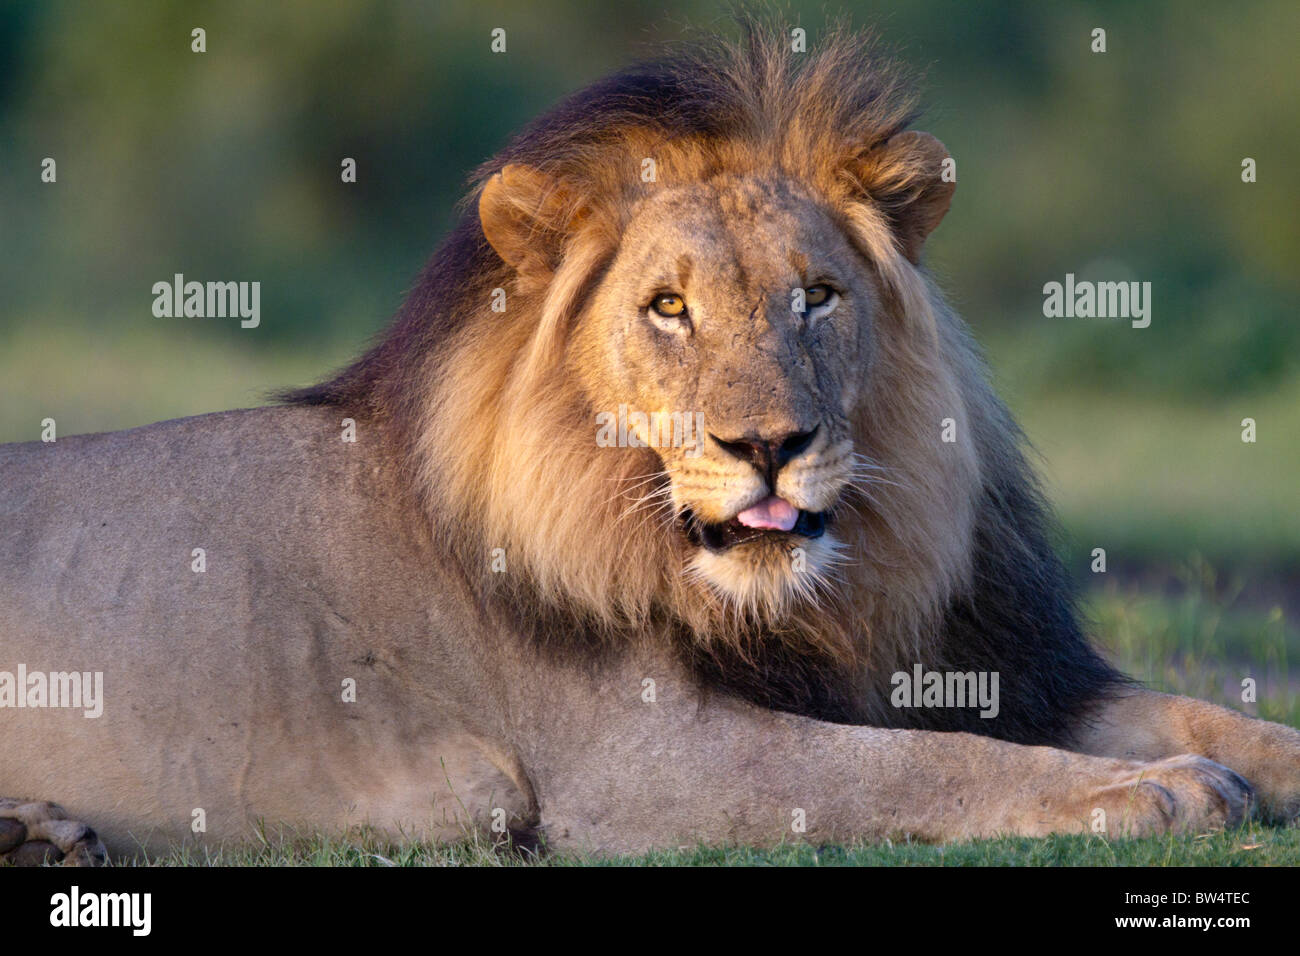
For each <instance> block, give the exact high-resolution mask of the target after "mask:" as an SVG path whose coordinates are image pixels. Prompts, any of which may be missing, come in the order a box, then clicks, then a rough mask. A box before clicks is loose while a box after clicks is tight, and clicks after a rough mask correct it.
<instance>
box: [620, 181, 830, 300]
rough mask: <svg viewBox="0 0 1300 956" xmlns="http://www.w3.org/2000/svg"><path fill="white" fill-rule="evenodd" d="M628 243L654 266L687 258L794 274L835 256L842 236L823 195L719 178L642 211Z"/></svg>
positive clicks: (671, 191) (656, 199)
mask: <svg viewBox="0 0 1300 956" xmlns="http://www.w3.org/2000/svg"><path fill="white" fill-rule="evenodd" d="M624 245H625V246H626V247H628V248H629V249H630V250H631V251H632V252H633V254H634V257H635V258H637V259H640V260H641V261H642V264H643V265H648V264H649V261H648V260H651V259H655V258H660V259H664V258H666V257H667V256H668V255H669V254H671V255H672V256H673V257H674V258H675V259H676V258H680V257H681V256H686V257H688V258H689V259H691V260H693V261H700V262H701V264H702V265H705V266H707V267H709V268H714V269H716V268H722V267H725V266H727V265H730V264H734V265H737V266H742V267H743V268H744V269H745V270H746V271H747V272H749V273H751V274H752V273H780V274H781V275H783V276H784V275H786V274H788V273H790V272H791V271H795V272H797V271H799V270H800V269H801V268H804V267H806V265H805V260H806V259H807V258H808V257H809V256H823V257H825V256H829V255H833V254H834V253H835V252H836V251H838V249H839V248H840V247H842V246H843V245H844V240H843V238H842V236H840V235H839V234H838V229H837V227H836V226H835V225H834V223H833V221H832V219H831V218H830V216H829V215H828V214H827V212H826V211H825V209H824V208H823V207H822V206H821V204H820V203H819V202H818V201H817V197H816V196H815V195H814V194H813V193H812V192H810V191H809V190H808V189H806V188H805V187H803V186H801V185H800V184H799V183H797V182H792V181H787V180H781V179H763V178H727V179H722V178H719V179H714V180H710V181H708V182H703V183H693V184H690V185H686V186H679V187H673V188H667V189H664V190H662V191H660V192H658V193H656V194H655V195H653V196H650V197H647V198H646V199H645V200H644V201H643V202H642V203H639V204H638V205H637V207H636V209H635V210H634V214H633V217H632V220H631V222H630V223H629V225H628V228H627V231H626V233H625V235H624Z"/></svg>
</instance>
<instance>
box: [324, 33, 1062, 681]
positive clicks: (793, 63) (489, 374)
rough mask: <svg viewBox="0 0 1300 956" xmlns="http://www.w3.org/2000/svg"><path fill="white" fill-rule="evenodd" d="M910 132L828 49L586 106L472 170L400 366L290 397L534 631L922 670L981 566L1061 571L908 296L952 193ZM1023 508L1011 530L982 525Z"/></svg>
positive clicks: (693, 59) (981, 413) (1006, 443)
mask: <svg viewBox="0 0 1300 956" xmlns="http://www.w3.org/2000/svg"><path fill="white" fill-rule="evenodd" d="M912 118H913V111H912V99H911V97H910V95H909V93H908V92H907V90H906V87H905V85H904V84H903V83H902V82H900V81H899V79H898V78H897V73H896V71H895V70H894V68H893V67H891V66H889V65H888V64H887V63H885V62H883V61H882V60H881V59H880V58H879V57H878V56H876V55H875V54H874V53H873V52H872V50H871V48H870V45H869V44H868V43H866V42H864V41H862V40H861V39H859V38H856V37H854V36H852V35H850V34H848V33H844V32H840V33H836V34H834V35H831V36H829V37H827V38H826V39H824V40H823V41H822V42H820V43H819V44H818V52H815V53H809V54H800V53H792V52H790V50H789V48H788V45H787V44H786V43H785V42H784V40H783V39H782V37H781V35H780V34H777V33H773V34H772V35H771V36H769V37H768V38H767V39H763V38H762V37H761V36H759V35H754V36H751V37H750V39H749V41H748V42H747V43H744V44H741V45H739V46H729V45H727V44H725V43H724V44H715V45H713V46H710V47H708V48H706V49H704V50H702V51H697V52H695V53H686V54H678V55H676V56H674V57H673V58H671V59H670V60H668V61H665V62H660V63H657V64H652V65H650V66H645V67H639V68H636V69H633V70H630V71H628V72H626V73H624V74H620V75H618V76H615V77H613V78H611V79H608V80H605V81H603V82H601V83H599V84H596V85H595V86H593V87H592V88H590V89H588V90H586V91H583V92H582V93H579V94H577V95H576V96H575V97H573V98H572V99H570V100H569V101H567V102H566V103H564V104H562V105H561V106H559V107H558V108H556V109H555V110H554V111H552V112H551V113H549V114H547V115H546V116H544V117H542V118H541V119H540V120H538V121H537V122H536V123H535V124H534V125H533V126H532V127H530V128H529V129H528V130H526V131H525V132H524V133H523V134H522V135H521V136H520V137H519V138H518V139H516V141H515V142H514V143H512V144H511V145H510V146H509V147H508V148H507V149H505V150H504V151H503V152H502V153H501V154H500V155H498V156H497V157H496V158H494V159H493V160H492V161H490V162H489V163H487V164H485V166H484V167H483V168H482V170H480V173H479V175H478V177H477V179H476V184H475V191H474V194H473V195H474V197H475V198H476V200H477V201H476V203H475V204H474V206H473V207H472V208H470V209H468V210H467V211H466V214H465V216H464V217H463V219H462V221H461V223H460V225H459V227H458V228H457V230H456V231H455V233H454V234H453V235H452V236H451V237H450V238H449V239H448V240H447V242H446V243H444V245H443V247H442V248H441V249H440V251H439V253H438V254H437V255H436V256H435V257H434V260H433V261H432V262H431V264H430V266H429V268H428V270H427V272H426V274H425V278H424V280H423V283H422V285H421V287H420V288H419V289H418V290H417V292H416V293H414V294H413V295H412V296H411V298H410V299H409V300H408V303H407V305H406V307H405V309H404V312H403V315H402V317H401V318H400V320H399V321H398V323H397V324H396V325H395V326H394V328H393V329H392V330H391V331H390V333H389V334H388V336H387V338H386V339H385V341H384V342H383V343H382V344H381V345H380V346H379V347H378V348H377V349H376V350H375V351H373V352H372V353H371V355H370V356H368V357H367V358H366V359H363V360H362V361H361V362H360V363H358V364H357V365H356V366H354V367H353V368H352V369H350V370H348V371H347V372H345V373H344V375H343V376H341V377H340V378H339V379H336V380H335V381H334V382H332V383H329V384H327V385H325V386H322V387H320V388H318V389H316V390H314V391H313V392H311V393H308V395H307V400H313V401H338V402H342V403H351V404H357V403H361V402H368V403H369V404H370V405H372V406H373V407H374V409H375V410H376V412H377V413H378V414H381V415H383V416H385V417H387V418H389V419H391V420H393V421H395V422H396V423H397V424H398V426H399V428H400V430H401V431H402V434H403V435H404V436H405V441H406V443H407V449H408V452H409V460H410V464H411V466H412V472H411V474H412V479H413V481H414V482H415V485H416V487H417V488H418V489H419V490H420V493H421V496H422V500H423V504H424V506H425V508H426V509H427V511H428V514H429V515H430V517H431V518H432V521H433V523H434V527H435V529H436V530H437V531H438V532H439V533H440V535H441V538H442V540H443V541H444V542H445V544H446V545H447V547H448V548H450V549H451V550H452V551H454V553H456V554H457V555H458V556H459V559H460V562H461V564H462V566H463V567H465V569H466V570H467V573H468V574H469V575H470V576H471V578H473V579H474V580H476V581H478V582H479V585H478V586H479V587H480V590H481V591H482V593H495V594H498V595H503V596H504V597H505V598H507V600H506V601H505V602H504V603H505V604H506V605H511V606H514V607H515V608H516V609H517V610H518V613H519V615H520V616H522V617H528V616H529V615H530V614H535V616H536V617H537V619H539V620H546V621H548V622H552V623H551V624H548V625H547V626H550V627H552V628H553V629H558V630H565V629H570V630H577V631H582V632H583V633H586V634H594V635H602V636H610V635H624V636H626V635H630V634H639V635H646V634H665V633H671V634H674V635H677V636H678V637H681V636H682V635H685V640H686V643H688V644H689V645H690V646H691V647H692V648H693V649H694V651H696V652H702V653H704V654H705V655H706V656H710V655H713V656H714V657H716V658H717V659H724V658H725V659H726V660H729V661H731V662H732V665H734V664H735V662H741V663H740V665H739V666H740V667H741V668H750V671H747V673H749V672H756V671H754V670H753V668H754V666H757V665H756V664H755V662H758V661H760V660H762V661H766V663H765V664H763V665H762V666H763V667H765V668H766V670H767V672H768V673H769V674H771V673H773V672H781V673H786V672H789V671H791V670H792V669H794V670H798V669H800V668H802V667H803V663H792V662H805V663H806V662H808V661H816V662H820V663H819V664H818V665H817V667H814V671H816V672H817V673H823V672H824V671H825V667H829V668H831V669H838V670H839V671H840V672H841V673H850V672H856V673H859V674H860V673H863V672H864V671H865V669H866V668H864V667H862V666H861V665H863V664H864V663H867V664H869V663H873V662H874V663H875V664H879V665H884V666H888V665H890V664H897V663H900V662H905V661H909V660H917V659H920V654H921V649H922V648H924V647H933V646H935V642H936V641H941V640H942V634H943V633H944V632H945V630H950V628H949V627H948V625H946V624H945V615H949V616H951V614H952V613H953V608H954V607H957V606H959V605H961V602H962V601H964V600H968V599H969V600H974V598H972V597H971V595H972V594H973V593H974V590H975V589H977V588H978V587H979V586H980V584H979V582H978V581H976V579H977V578H981V577H982V578H984V579H988V578H990V575H992V577H995V578H996V577H998V576H1000V575H1002V574H1003V571H1002V570H997V571H989V569H988V568H984V569H982V570H981V569H980V568H979V567H977V566H976V565H977V562H978V561H979V560H980V557H979V556H980V553H981V550H982V551H983V553H985V554H993V555H995V556H997V560H998V561H1002V560H1003V556H1004V553H1005V556H1006V561H1007V562H1014V561H1017V560H1019V561H1021V563H1022V565H1023V568H1022V571H1023V574H1024V575H1025V576H1026V580H1028V579H1029V576H1032V575H1034V574H1039V571H1038V570H1035V569H1036V568H1037V567H1038V565H1037V564H1035V562H1041V561H1043V560H1046V559H1045V558H1044V553H1045V551H1046V549H1045V547H1044V545H1043V543H1042V541H1041V540H1040V536H1039V532H1038V524H1037V521H1038V517H1037V516H1038V512H1037V510H1035V509H1036V507H1037V506H1036V504H1035V501H1036V499H1035V498H1034V494H1033V491H1032V488H1031V487H1030V483H1029V480H1028V478H1027V477H1026V475H1025V474H1024V466H1023V462H1022V460H1021V458H1020V455H1019V452H1018V450H1017V437H1016V436H1017V433H1016V432H1015V429H1014V425H1013V424H1011V422H1010V420H1009V418H1008V417H1007V416H1006V415H1005V412H1004V411H1003V409H1002V407H1001V405H1000V404H999V403H998V402H997V400H996V399H995V398H994V397H993V395H992V393H991V392H990V390H989V388H988V386H987V385H986V384H985V380H984V376H983V373H982V369H981V366H980V363H979V360H978V358H977V356H976V353H975V351H974V349H973V348H972V347H971V346H970V344H969V341H968V339H967V336H966V335H965V333H964V330H963V327H962V326H961V324H960V322H959V321H958V320H957V319H956V318H955V317H954V316H952V315H951V314H950V313H949V312H948V311H947V309H946V308H945V307H944V306H943V303H942V301H941V299H940V298H939V296H938V294H937V293H936V292H935V291H934V289H933V287H932V286H931V284H930V283H929V281H928V280H927V279H926V278H925V276H924V274H923V273H922V271H921V270H920V268H919V261H920V257H921V250H922V245H923V243H924V241H925V239H926V237H927V236H928V235H929V234H930V232H931V231H932V230H933V229H934V228H935V226H936V225H937V224H938V223H939V221H940V219H941V218H942V217H943V215H944V213H945V212H946V211H947V209H948V206H949V203H950V200H951V198H952V195H953V190H954V188H955V187H954V182H953V180H954V177H953V176H952V175H951V172H952V166H951V164H950V163H949V162H946V161H947V160H948V156H947V153H946V151H945V150H944V148H943V147H942V146H941V145H940V144H939V142H938V141H937V140H936V139H934V138H933V137H932V136H929V135H927V134H924V133H919V132H914V131H909V130H908V129H907V126H908V124H909V123H910V122H911V120H912ZM1012 499H1015V500H1016V501H1018V502H1020V504H1019V505H1017V507H1019V508H1021V510H1022V511H1023V512H1024V516H1025V517H1024V521H1023V527H1024V529H1025V531H1024V534H1023V535H1022V533H1021V531H1019V530H1017V528H1016V527H1015V526H1014V524H1015V522H1014V521H1013V520H1012V519H1009V518H1008V517H1007V516H1006V515H1001V516H999V517H996V518H990V517H989V516H990V515H991V514H993V513H994V512H995V511H997V510H998V509H999V508H1001V507H1003V505H1004V504H1005V503H1006V502H1007V501H1010V500H1012ZM981 536H982V537H981ZM990 542H992V544H993V545H994V546H993V547H990ZM1017 553H1018V554H1019V557H1015V556H1014V555H1015V554H1017ZM1046 553H1049V554H1050V552H1046ZM1031 565H1033V567H1032V568H1031V567H1030V566H1031ZM1001 567H1002V565H999V568H1001ZM1006 567H1007V568H1013V567H1014V565H1013V564H1011V563H1008V564H1007V565H1006ZM1006 573H1008V574H1011V573H1018V572H1013V571H1007V572H1006ZM1039 577H1040V578H1041V579H1042V580H1043V581H1045V580H1046V578H1043V577H1042V575H1041V574H1039ZM1040 584H1041V581H1039V582H1038V583H1035V584H1032V585H1027V587H1038V586H1039V585H1040ZM1015 591H1016V588H1015V587H1009V589H1007V594H1008V595H1013V596H1012V597H1011V598H1010V600H1013V601H1021V602H1022V603H1023V600H1024V599H1023V598H1021V597H1014V593H1015ZM530 609H531V610H530ZM1065 613H1066V616H1065V617H1063V618H1062V620H1068V612H1065ZM985 618H986V620H992V618H991V617H990V615H989V614H987V613H986V614H985ZM557 622H558V623H557ZM1063 626H1064V625H1063ZM774 661H775V662H777V663H773V662H774ZM822 665H825V667H823V666H822ZM728 666H731V665H728ZM819 668H820V669H819ZM733 670H734V667H733ZM876 670H877V671H878V670H879V668H876ZM801 673H804V674H805V675H806V674H807V673H809V672H808V671H807V670H806V669H804V670H802V671H801ZM801 679H803V680H804V682H805V683H809V684H812V683H817V681H818V680H819V678H815V677H814V678H801ZM793 693H794V695H795V696H798V693H802V692H801V691H797V692H793Z"/></svg>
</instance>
